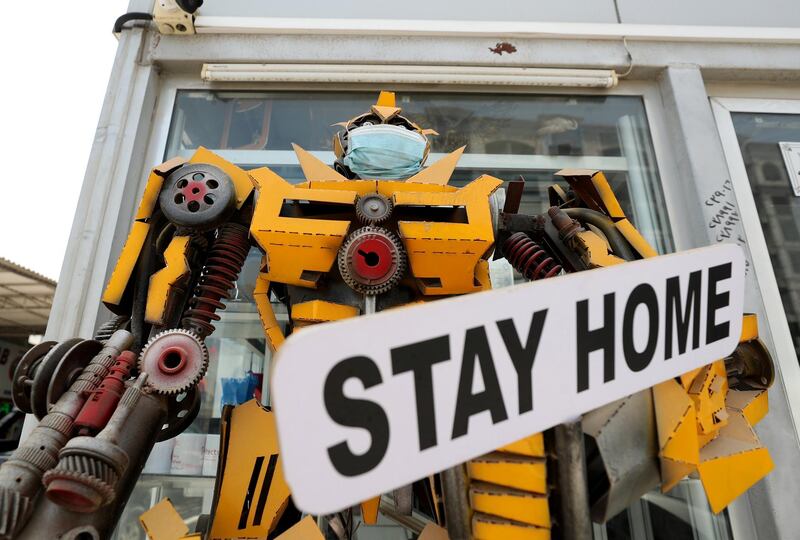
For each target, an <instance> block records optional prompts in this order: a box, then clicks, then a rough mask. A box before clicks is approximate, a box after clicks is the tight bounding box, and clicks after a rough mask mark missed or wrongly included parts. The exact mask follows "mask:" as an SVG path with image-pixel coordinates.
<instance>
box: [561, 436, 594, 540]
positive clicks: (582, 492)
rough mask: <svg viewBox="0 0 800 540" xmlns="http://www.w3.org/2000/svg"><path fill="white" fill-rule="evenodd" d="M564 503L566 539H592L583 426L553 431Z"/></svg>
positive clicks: (562, 508) (563, 524)
mask: <svg viewBox="0 0 800 540" xmlns="http://www.w3.org/2000/svg"><path fill="white" fill-rule="evenodd" d="M553 431H554V433H555V451H556V459H557V462H556V463H557V470H558V489H559V492H560V500H561V525H562V529H563V535H562V536H563V538H565V539H569V540H592V520H591V518H590V517H589V489H588V486H587V477H586V459H585V456H584V447H583V430H582V429H581V423H580V422H579V421H578V422H569V423H566V424H561V425H559V426H556V427H555V428H553Z"/></svg>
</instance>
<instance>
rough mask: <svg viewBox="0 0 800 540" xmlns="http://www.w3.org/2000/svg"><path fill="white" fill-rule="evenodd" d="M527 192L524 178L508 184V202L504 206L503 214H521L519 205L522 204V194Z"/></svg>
mask: <svg viewBox="0 0 800 540" xmlns="http://www.w3.org/2000/svg"><path fill="white" fill-rule="evenodd" d="M524 190H525V179H524V178H522V176H520V177H519V180H514V181H511V182H509V183H508V187H507V188H506V202H505V204H504V205H503V213H505V214H516V213H517V212H519V205H520V204H521V203H522V192H523V191H524Z"/></svg>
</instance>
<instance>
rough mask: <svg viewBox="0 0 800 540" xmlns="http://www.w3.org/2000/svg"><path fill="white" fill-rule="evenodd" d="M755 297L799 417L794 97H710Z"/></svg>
mask: <svg viewBox="0 0 800 540" xmlns="http://www.w3.org/2000/svg"><path fill="white" fill-rule="evenodd" d="M711 105H712V109H713V111H714V116H715V118H716V121H717V126H718V128H719V133H720V139H721V140H722V145H723V149H724V151H725V157H726V161H727V164H728V169H729V171H730V174H731V178H730V185H731V187H732V189H733V191H734V193H735V195H736V200H737V202H738V211H739V213H740V214H741V219H742V224H743V226H744V231H745V235H746V237H747V238H746V240H747V247H748V249H749V251H750V260H751V261H752V263H753V269H754V271H755V278H756V280H757V283H758V289H759V290H760V293H761V299H762V302H763V310H764V313H763V314H764V320H765V322H766V325H763V324H762V325H761V326H762V328H761V335H762V337H764V338H765V339H766V340H768V341H771V343H770V344H771V346H772V350H773V357H774V358H775V360H776V362H777V364H778V368H779V374H780V377H781V379H782V381H783V385H784V386H785V387H786V389H787V392H786V398H787V400H788V402H789V409H790V416H791V418H792V421H793V423H794V430H795V434H796V433H797V432H798V420H800V364H798V355H799V354H800V283H798V279H797V273H798V270H797V269H798V268H800V266H798V265H800V196H798V193H800V187H799V186H800V154H798V148H800V100H765V99H741V98H712V100H711Z"/></svg>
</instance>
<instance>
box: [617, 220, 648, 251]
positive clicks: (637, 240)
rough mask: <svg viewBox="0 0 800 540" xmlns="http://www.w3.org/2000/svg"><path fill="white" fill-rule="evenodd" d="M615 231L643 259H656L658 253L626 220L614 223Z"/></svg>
mask: <svg viewBox="0 0 800 540" xmlns="http://www.w3.org/2000/svg"><path fill="white" fill-rule="evenodd" d="M615 225H616V227H617V230H619V232H621V233H622V236H624V237H625V239H626V240H627V241H628V243H629V244H630V245H631V246H632V247H633V249H635V250H636V251H638V252H639V255H641V256H642V257H644V258H645V259H647V258H649V257H657V256H658V252H657V251H656V250H655V249H653V246H651V245H650V243H649V242H648V241H647V240H645V238H644V236H642V233H640V232H639V230H638V229H637V228H636V227H634V226H633V224H632V223H631V222H630V221H628V220H627V219H621V220H619V221H617V222H616V223H615Z"/></svg>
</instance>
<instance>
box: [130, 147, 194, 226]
mask: <svg viewBox="0 0 800 540" xmlns="http://www.w3.org/2000/svg"><path fill="white" fill-rule="evenodd" d="M184 163H186V160H185V159H183V158H181V157H175V158H172V159H169V160H167V161H165V162H164V163H162V164H161V165H157V166H155V167H153V169H152V170H151V171H150V176H148V177H147V184H146V185H145V187H144V193H143V194H142V199H141V201H139V208H138V210H137V211H136V216H135V217H134V220H135V221H146V220H147V219H149V218H150V216H151V215H152V214H153V209H154V208H155V207H156V202H158V195H159V194H160V193H161V187H162V186H163V185H164V178H165V177H166V176H167V175H169V173H170V172H172V171H173V170H175V169H177V168H178V167H180V166H181V165H183V164H184Z"/></svg>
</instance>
